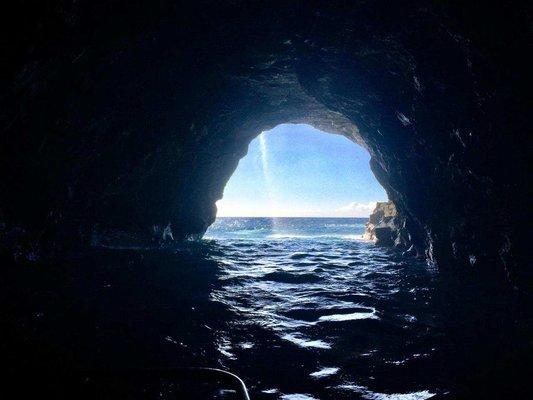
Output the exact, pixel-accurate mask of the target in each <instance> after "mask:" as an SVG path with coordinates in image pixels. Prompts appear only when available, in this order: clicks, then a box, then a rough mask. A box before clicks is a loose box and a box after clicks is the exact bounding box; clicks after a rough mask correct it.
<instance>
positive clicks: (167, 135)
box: [0, 0, 532, 287]
mask: <svg viewBox="0 0 533 400" xmlns="http://www.w3.org/2000/svg"><path fill="white" fill-rule="evenodd" d="M17 4H18V3H17ZM14 5H15V9H14V10H12V11H10V12H9V13H7V12H6V13H5V14H4V16H5V18H8V19H9V21H11V22H15V24H12V26H13V28H12V29H9V28H8V25H7V24H3V29H4V30H5V32H4V33H3V35H2V37H3V38H9V39H8V41H6V43H5V45H4V46H3V50H2V51H3V58H4V60H7V62H5V63H3V73H2V77H1V82H2V85H1V96H0V101H1V107H0V110H1V111H0V127H1V132H2V133H1V144H0V160H1V165H0V216H1V217H2V223H5V226H6V228H5V232H9V231H13V230H15V229H22V230H23V231H24V232H26V234H27V237H28V240H29V241H30V242H31V243H33V244H36V245H37V246H38V247H42V248H44V247H47V248H49V247H55V246H56V245H60V246H66V245H73V244H86V243H90V242H91V240H92V239H94V236H95V231H97V232H107V231H125V232H129V233H130V234H131V235H134V236H135V237H137V238H139V239H140V240H146V241H151V240H156V241H159V240H171V239H172V238H173V239H176V240H179V239H183V238H186V237H198V236H199V235H201V234H202V233H203V232H204V231H205V229H206V228H207V227H208V226H209V224H210V223H212V222H213V219H214V217H215V212H216V209H215V205H214V204H215V201H216V200H217V199H219V198H220V197H221V196H222V192H223V188H224V185H225V183H226V182H227V180H228V179H229V177H230V175H231V174H232V172H233V171H234V169H235V168H236V166H237V163H238V160H239V159H240V158H241V157H242V156H243V155H244V154H245V152H246V148H247V145H248V143H249V142H250V141H251V140H252V139H253V138H254V137H255V136H256V135H258V134H259V133H260V132H261V131H263V130H266V129H269V128H272V127H274V126H275V125H277V124H280V123H286V122H307V123H310V124H312V125H314V126H315V127H317V128H320V129H323V130H326V131H329V132H333V133H339V134H343V135H346V136H347V137H349V138H351V139H352V140H355V141H357V142H358V143H360V144H362V145H363V146H364V147H365V148H367V149H368V151H369V153H370V154H371V157H372V160H371V168H372V170H373V171H374V173H375V175H376V177H377V178H378V180H379V181H380V182H381V184H382V185H383V187H384V188H385V189H386V191H387V193H388V195H389V198H390V199H391V200H392V201H393V202H394V204H395V205H396V207H397V208H398V212H399V213H400V214H401V215H402V216H403V217H404V218H405V221H404V228H405V230H406V231H408V232H409V235H410V240H411V242H412V243H413V244H415V245H416V247H417V248H418V249H421V250H420V251H425V253H426V256H427V258H428V259H429V260H431V261H434V262H435V261H436V262H438V264H439V265H440V266H442V267H443V268H448V269H453V268H463V267H464V268H476V270H477V271H480V272H487V273H489V274H494V275H501V276H503V275H507V276H508V277H509V278H510V279H511V281H512V282H513V283H514V284H515V285H521V286H523V287H524V286H525V285H526V284H525V283H524V282H526V281H528V280H529V279H530V277H531V274H530V272H529V268H528V266H527V264H528V263H526V262H525V260H526V258H525V257H526V255H527V252H526V248H527V246H526V242H527V240H526V239H525V238H526V237H528V235H527V233H525V232H523V228H522V227H523V226H524V224H523V223H521V221H524V216H525V215H530V212H529V207H528V206H527V205H526V201H525V200H524V199H525V198H527V196H524V194H523V191H524V190H525V188H527V187H528V185H529V174H528V173H527V171H528V170H529V169H528V163H527V159H528V157H529V150H528V149H529V142H528V140H530V138H529V133H530V126H531V123H530V118H529V109H530V102H529V99H530V93H531V87H530V86H531V85H530V71H531V70H532V68H531V57H527V55H528V54H530V44H529V37H530V36H529V27H530V20H529V18H528V15H529V12H528V7H527V5H526V3H525V2H524V3H522V2H512V3H511V2H497V3H495V4H493V3H491V2H484V3H483V4H477V3H471V2H463V1H457V2H455V1H451V2H435V1H397V2H390V1H372V2H369V1H363V0H361V1H324V2H322V1H306V2H298V1H294V2H293V1H291V2H287V1H279V2H278V1H271V2H251V1H250V2H248V1H239V0H234V1H219V2H209V1H190V2H188V1H185V2H179V3H176V2H166V1H161V2H157V5H155V4H154V3H153V2H143V1H140V2H135V3H134V4H132V3H131V2H126V1H111V2H104V3H102V2H94V1H86V0H81V1H76V2H70V1H52V2H36V3H35V5H34V6H32V7H30V6H28V4H27V2H23V3H20V5H16V4H14ZM17 7H18V9H17ZM6 235H8V234H7V233H6ZM8 236H9V235H8ZM12 236H13V235H11V236H10V237H12ZM472 260H475V262H472Z"/></svg>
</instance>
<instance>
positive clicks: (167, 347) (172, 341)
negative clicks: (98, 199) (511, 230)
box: [0, 218, 532, 400]
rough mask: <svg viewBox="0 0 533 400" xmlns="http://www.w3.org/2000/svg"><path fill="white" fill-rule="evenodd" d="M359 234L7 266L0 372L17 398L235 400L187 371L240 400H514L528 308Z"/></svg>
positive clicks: (223, 238) (223, 222)
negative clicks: (236, 384) (214, 373)
mask: <svg viewBox="0 0 533 400" xmlns="http://www.w3.org/2000/svg"><path fill="white" fill-rule="evenodd" d="M365 222H366V221H365V220H364V219H329V218H327V219H309V218H280V219H275V220H272V219H264V218H219V219H217V220H216V222H215V223H214V224H213V225H212V226H211V227H210V228H209V230H208V231H207V233H206V235H205V238H204V239H203V240H200V241H195V242H189V243H184V244H179V245H176V246H173V247H170V248H169V247H167V248H147V247H144V248H129V249H125V248H123V247H121V248H115V249H112V248H109V246H106V247H95V248H93V249H88V250H85V251H83V252H76V253H73V254H62V255H61V256H60V257H56V258H52V259H40V260H36V261H31V262H28V263H22V264H21V263H12V262H8V261H5V262H3V267H2V268H1V269H0V274H1V279H0V289H1V290H0V330H1V332H2V341H1V342H0V358H2V360H3V362H4V365H7V366H9V368H10V369H11V370H12V371H15V372H14V374H15V375H14V378H13V379H11V380H10V381H11V383H12V384H14V385H15V386H16V388H17V390H18V391H19V392H20V391H22V390H31V388H37V389H38V391H39V393H42V391H43V390H45V389H49V390H50V391H52V392H53V393H57V391H58V390H63V391H68V393H69V394H70V393H71V392H74V393H76V395H70V396H68V398H79V399H84V398H101V399H107V398H110V399H111V398H112V399H116V398H123V399H141V398H142V399H192V400H194V399H198V400H209V399H211V398H213V399H226V400H231V399H239V397H238V396H237V395H236V394H235V393H234V392H232V391H231V390H222V389H227V388H225V387H224V385H222V384H218V383H217V382H210V384H214V385H211V386H209V385H208V387H207V388H205V387H203V386H202V384H200V383H199V381H198V380H197V379H196V380H195V379H190V374H189V372H186V373H184V371H183V368H198V367H200V368H205V367H208V368H219V369H223V370H228V371H231V372H233V373H235V374H237V375H238V376H239V377H241V378H242V379H243V380H244V382H245V383H246V385H247V387H248V389H249V392H250V396H251V398H252V399H253V400H262V399H265V400H266V399H273V400H274V399H275V400H316V399H319V400H342V399H367V400H422V399H428V398H432V397H434V398H435V399H437V398H459V397H458V396H455V395H454V394H453V393H454V392H455V391H459V392H461V393H462V394H463V396H462V397H461V398H465V399H476V398H506V396H507V395H508V393H510V392H511V391H513V390H514V391H515V392H516V391H517V390H518V392H519V394H520V395H517V396H515V397H514V398H527V396H523V395H522V393H524V394H525V393H527V392H528V384H525V383H524V382H528V381H529V377H528V372H527V371H528V368H524V367H522V366H523V365H531V358H532V357H531V354H532V351H531V340H530V339H531V329H530V327H531V322H530V321H531V314H530V312H529V310H530V309H531V308H530V307H529V306H527V307H525V306H523V305H521V303H520V302H517V301H515V300H514V299H513V296H512V295H509V294H508V293H501V292H497V291H496V292H494V291H491V290H488V288H490V285H489V284H487V283H485V282H483V283H482V282H480V278H479V275H478V274H476V273H475V271H466V272H465V273H464V276H460V277H459V276H457V274H458V272H457V270H454V272H453V274H452V275H453V276H451V278H452V279H449V278H450V276H447V274H445V273H443V271H445V270H446V266H441V271H440V272H437V271H435V270H434V269H433V268H432V267H430V266H428V265H427V264H426V263H425V262H423V261H421V260H416V259H413V258H406V257H403V256H402V255H401V254H400V253H399V252H396V251H394V250H392V249H387V248H381V247H378V246H375V245H374V244H372V243H369V242H366V241H364V240H362V238H361V235H362V233H363V229H364V223H365ZM497 287H498V288H500V287H501V284H499V285H497ZM506 299H508V300H506ZM519 332H521V333H519ZM17 371H18V372H17ZM32 371H33V372H32ZM60 371H63V373H67V375H68V377H67V378H62V375H61V373H60ZM91 371H93V372H94V371H97V372H98V373H97V374H96V375H94V373H93V372H91ZM102 371H104V372H105V371H111V372H108V375H109V376H111V377H112V379H111V378H110V377H109V376H107V377H106V379H103V380H102V378H101V375H102V373H103V372H102ZM113 371H120V373H119V374H118V375H117V374H114V373H113ZM158 371H163V372H162V373H163V375H165V376H167V377H168V376H169V374H170V376H171V378H169V379H166V380H163V381H162V380H161V379H163V378H161V379H159V380H158V379H156V380H155V381H154V380H153V379H152V378H153V377H154V376H155V377H158V376H159V375H158V373H159V372H158ZM75 377H76V378H75ZM150 377H152V378H150ZM150 379H152V380H150ZM28 382H32V385H28ZM91 385H92V386H91ZM522 389H523V391H521V390H522ZM200 392H201V394H199V393H200ZM447 393H452V394H451V397H446V396H447ZM0 394H1V392H0ZM498 395H501V396H503V397H498ZM435 396H437V397H435ZM22 397H23V396H21V398H22ZM55 397H56V398H64V397H66V396H63V395H55Z"/></svg>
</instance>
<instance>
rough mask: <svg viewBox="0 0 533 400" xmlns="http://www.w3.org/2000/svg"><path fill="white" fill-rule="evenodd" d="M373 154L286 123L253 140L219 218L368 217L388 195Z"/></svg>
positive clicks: (340, 138) (344, 140)
mask: <svg viewBox="0 0 533 400" xmlns="http://www.w3.org/2000/svg"><path fill="white" fill-rule="evenodd" d="M369 160H370V155H369V154H368V153H367V151H366V150H365V149H363V148H362V147H360V146H359V145H357V144H355V143H353V142H352V141H350V140H348V139H347V138H345V137H343V136H340V135H334V134H330V133H324V132H322V131H319V130H317V129H315V128H313V127H311V126H309V125H304V124H296V125H295V124H283V125H278V126H277V127H275V128H274V129H272V130H270V131H266V132H263V133H262V134H261V135H259V136H258V137H257V138H255V139H254V140H253V141H252V142H251V143H250V146H249V148H248V154H247V155H246V156H245V157H244V158H242V159H241V160H240V162H239V166H238V167H237V170H236V171H235V172H234V174H233V175H232V177H231V178H230V180H229V182H228V183H227V185H226V187H225V189H224V197H223V199H222V200H219V201H218V202H217V208H218V213H217V215H218V216H221V217H222V216H258V217H287V216H294V217H366V216H368V215H369V213H370V212H371V211H372V209H373V208H374V205H375V202H376V201H385V200H387V195H386V193H385V191H384V190H383V188H382V187H381V186H380V185H379V183H378V182H377V181H376V178H374V175H373V174H372V171H370V167H369V165H368V161H369Z"/></svg>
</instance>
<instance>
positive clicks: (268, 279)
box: [205, 218, 441, 400]
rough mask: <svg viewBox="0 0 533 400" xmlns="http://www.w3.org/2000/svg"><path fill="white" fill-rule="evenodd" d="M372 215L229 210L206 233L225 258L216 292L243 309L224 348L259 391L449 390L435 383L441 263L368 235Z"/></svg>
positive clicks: (237, 310) (235, 309) (274, 394)
mask: <svg viewBox="0 0 533 400" xmlns="http://www.w3.org/2000/svg"><path fill="white" fill-rule="evenodd" d="M365 223H366V219H362V218H359V219H348V218H278V219H270V218H219V219H217V220H216V222H215V223H214V224H213V225H212V226H211V227H210V228H209V230H208V231H207V233H206V235H205V240H206V241H208V242H210V244H212V245H213V246H215V247H216V248H217V251H216V253H215V254H213V256H212V258H213V260H215V261H216V262H217V263H218V264H219V265H220V276H219V282H218V283H219V286H218V287H216V288H215V289H214V290H213V291H212V293H211V299H212V300H213V301H215V302H219V303H221V304H223V305H224V306H226V307H228V308H229V310H230V311H231V312H232V313H233V315H234V319H233V321H231V323H229V324H228V326H227V328H226V329H224V330H223V331H220V333H219V341H218V346H219V351H220V353H221V355H222V358H223V359H224V362H225V363H226V364H227V365H228V366H231V367H234V368H237V369H239V370H241V371H243V376H244V377H245V378H247V381H248V382H249V384H250V386H251V389H252V392H253V393H254V398H261V399H262V398H264V399H283V400H289V399H291V400H297V399H298V400H311V399H397V400H402V399H405V400H407V399H413V400H414V399H420V400H421V399H426V398H430V397H431V396H433V395H434V394H435V393H436V392H438V391H439V390H440V389H441V388H439V387H438V385H436V384H435V383H436V382H435V380H434V379H429V380H428V379H424V368H425V365H426V364H427V360H428V359H430V358H431V357H432V354H433V353H434V352H435V351H436V346H437V344H436V343H437V342H438V339H437V337H438V335H439V331H438V324H439V321H438V320H437V318H436V316H435V315H434V313H433V310H432V308H431V306H430V299H431V295H432V291H433V279H434V271H432V270H431V269H429V268H428V267H427V265H426V264H425V263H422V262H418V261H415V260H413V259H409V260H406V259H402V258H401V255H399V254H398V253H396V252H394V251H391V250H389V249H385V248H381V247H377V246H375V245H374V244H373V243H369V242H367V241H364V240H363V239H362V234H363V232H364V224H365ZM272 370H275V371H276V372H275V373H272ZM247 375H248V376H247ZM408 382H412V383H408Z"/></svg>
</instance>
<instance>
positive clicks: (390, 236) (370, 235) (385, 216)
mask: <svg viewBox="0 0 533 400" xmlns="http://www.w3.org/2000/svg"><path fill="white" fill-rule="evenodd" d="M363 238H364V239H366V240H370V241H373V242H374V243H375V244H376V245H378V246H389V247H395V248H396V249H398V250H402V251H404V253H406V254H409V255H417V256H420V255H421V254H423V249H419V248H417V247H416V243H413V240H412V239H411V235H410V233H409V229H408V226H407V218H406V217H405V216H404V215H402V214H401V213H399V212H398V210H397V209H396V206H395V205H394V203H393V202H392V201H384V202H377V203H376V207H375V208H374V211H372V214H370V217H369V218H368V222H367V223H366V225H365V232H364V234H363ZM421 250H422V251H421Z"/></svg>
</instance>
